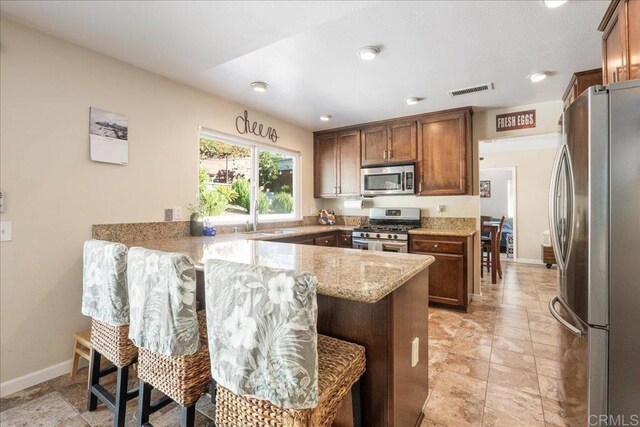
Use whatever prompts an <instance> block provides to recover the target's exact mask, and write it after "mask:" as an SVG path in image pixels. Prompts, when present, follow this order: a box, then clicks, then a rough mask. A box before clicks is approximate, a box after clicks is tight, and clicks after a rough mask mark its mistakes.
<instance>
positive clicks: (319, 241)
mask: <svg viewBox="0 0 640 427" xmlns="http://www.w3.org/2000/svg"><path fill="white" fill-rule="evenodd" d="M313 243H314V244H315V245H316V246H336V235H335V233H332V234H330V235H327V236H322V237H316V238H315V239H314V242H313Z"/></svg>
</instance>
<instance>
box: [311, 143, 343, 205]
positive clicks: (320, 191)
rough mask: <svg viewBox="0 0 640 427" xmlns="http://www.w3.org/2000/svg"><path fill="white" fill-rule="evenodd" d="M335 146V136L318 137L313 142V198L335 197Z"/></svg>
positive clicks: (336, 173)
mask: <svg viewBox="0 0 640 427" xmlns="http://www.w3.org/2000/svg"><path fill="white" fill-rule="evenodd" d="M336 145H337V144H336V134H326V135H320V136H317V137H316V139H315V141H314V167H313V169H314V171H313V172H314V197H335V196H336V195H337V192H338V183H337V176H338V170H337V161H336V157H337V150H336Z"/></svg>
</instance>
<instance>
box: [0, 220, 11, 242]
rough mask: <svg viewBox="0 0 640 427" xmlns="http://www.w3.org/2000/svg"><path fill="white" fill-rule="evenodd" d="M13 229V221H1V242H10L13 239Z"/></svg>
mask: <svg viewBox="0 0 640 427" xmlns="http://www.w3.org/2000/svg"><path fill="white" fill-rule="evenodd" d="M12 234H13V233H12V230H11V221H1V222H0V242H10V241H11V240H13V235H12Z"/></svg>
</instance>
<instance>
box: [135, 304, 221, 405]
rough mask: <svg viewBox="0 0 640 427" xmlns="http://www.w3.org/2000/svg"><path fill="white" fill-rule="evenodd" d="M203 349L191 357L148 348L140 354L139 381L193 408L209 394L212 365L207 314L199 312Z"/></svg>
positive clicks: (201, 347) (140, 351)
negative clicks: (207, 331) (159, 352)
mask: <svg viewBox="0 0 640 427" xmlns="http://www.w3.org/2000/svg"><path fill="white" fill-rule="evenodd" d="M198 326H199V329H200V348H199V349H198V351H197V352H196V353H194V354H191V355H189V356H165V355H162V354H158V353H155V352H152V351H149V350H146V349H144V348H141V349H139V353H138V378H140V380H142V381H144V382H145V383H147V384H150V385H151V386H152V387H153V388H155V389H157V390H159V391H161V392H162V393H164V394H165V395H166V396H168V397H170V398H171V399H173V400H174V401H175V402H177V403H178V404H180V405H182V406H190V405H191V404H193V403H196V402H197V401H198V399H199V398H200V397H201V396H202V395H203V394H205V393H206V392H207V391H208V390H209V384H210V383H211V362H210V360H209V348H208V346H207V335H206V329H207V326H206V319H205V315H204V310H201V311H200V312H198Z"/></svg>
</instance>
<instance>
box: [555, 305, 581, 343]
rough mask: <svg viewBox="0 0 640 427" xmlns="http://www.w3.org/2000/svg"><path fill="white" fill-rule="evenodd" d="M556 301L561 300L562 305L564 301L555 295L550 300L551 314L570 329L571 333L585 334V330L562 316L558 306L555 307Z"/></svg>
mask: <svg viewBox="0 0 640 427" xmlns="http://www.w3.org/2000/svg"><path fill="white" fill-rule="evenodd" d="M556 302H559V303H560V304H561V305H562V302H561V301H560V299H558V297H553V298H552V299H551V300H550V301H549V312H550V313H551V315H552V316H553V317H555V318H556V320H557V321H558V322H560V323H561V324H562V326H564V327H565V328H567V329H568V330H569V331H571V333H573V334H575V335H577V336H579V337H581V336H583V335H584V332H582V330H580V329H578V328H576V327H575V326H573V325H572V324H571V323H569V322H568V321H566V320H565V319H564V318H563V317H562V316H560V313H558V311H557V310H556V307H555V305H556Z"/></svg>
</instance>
